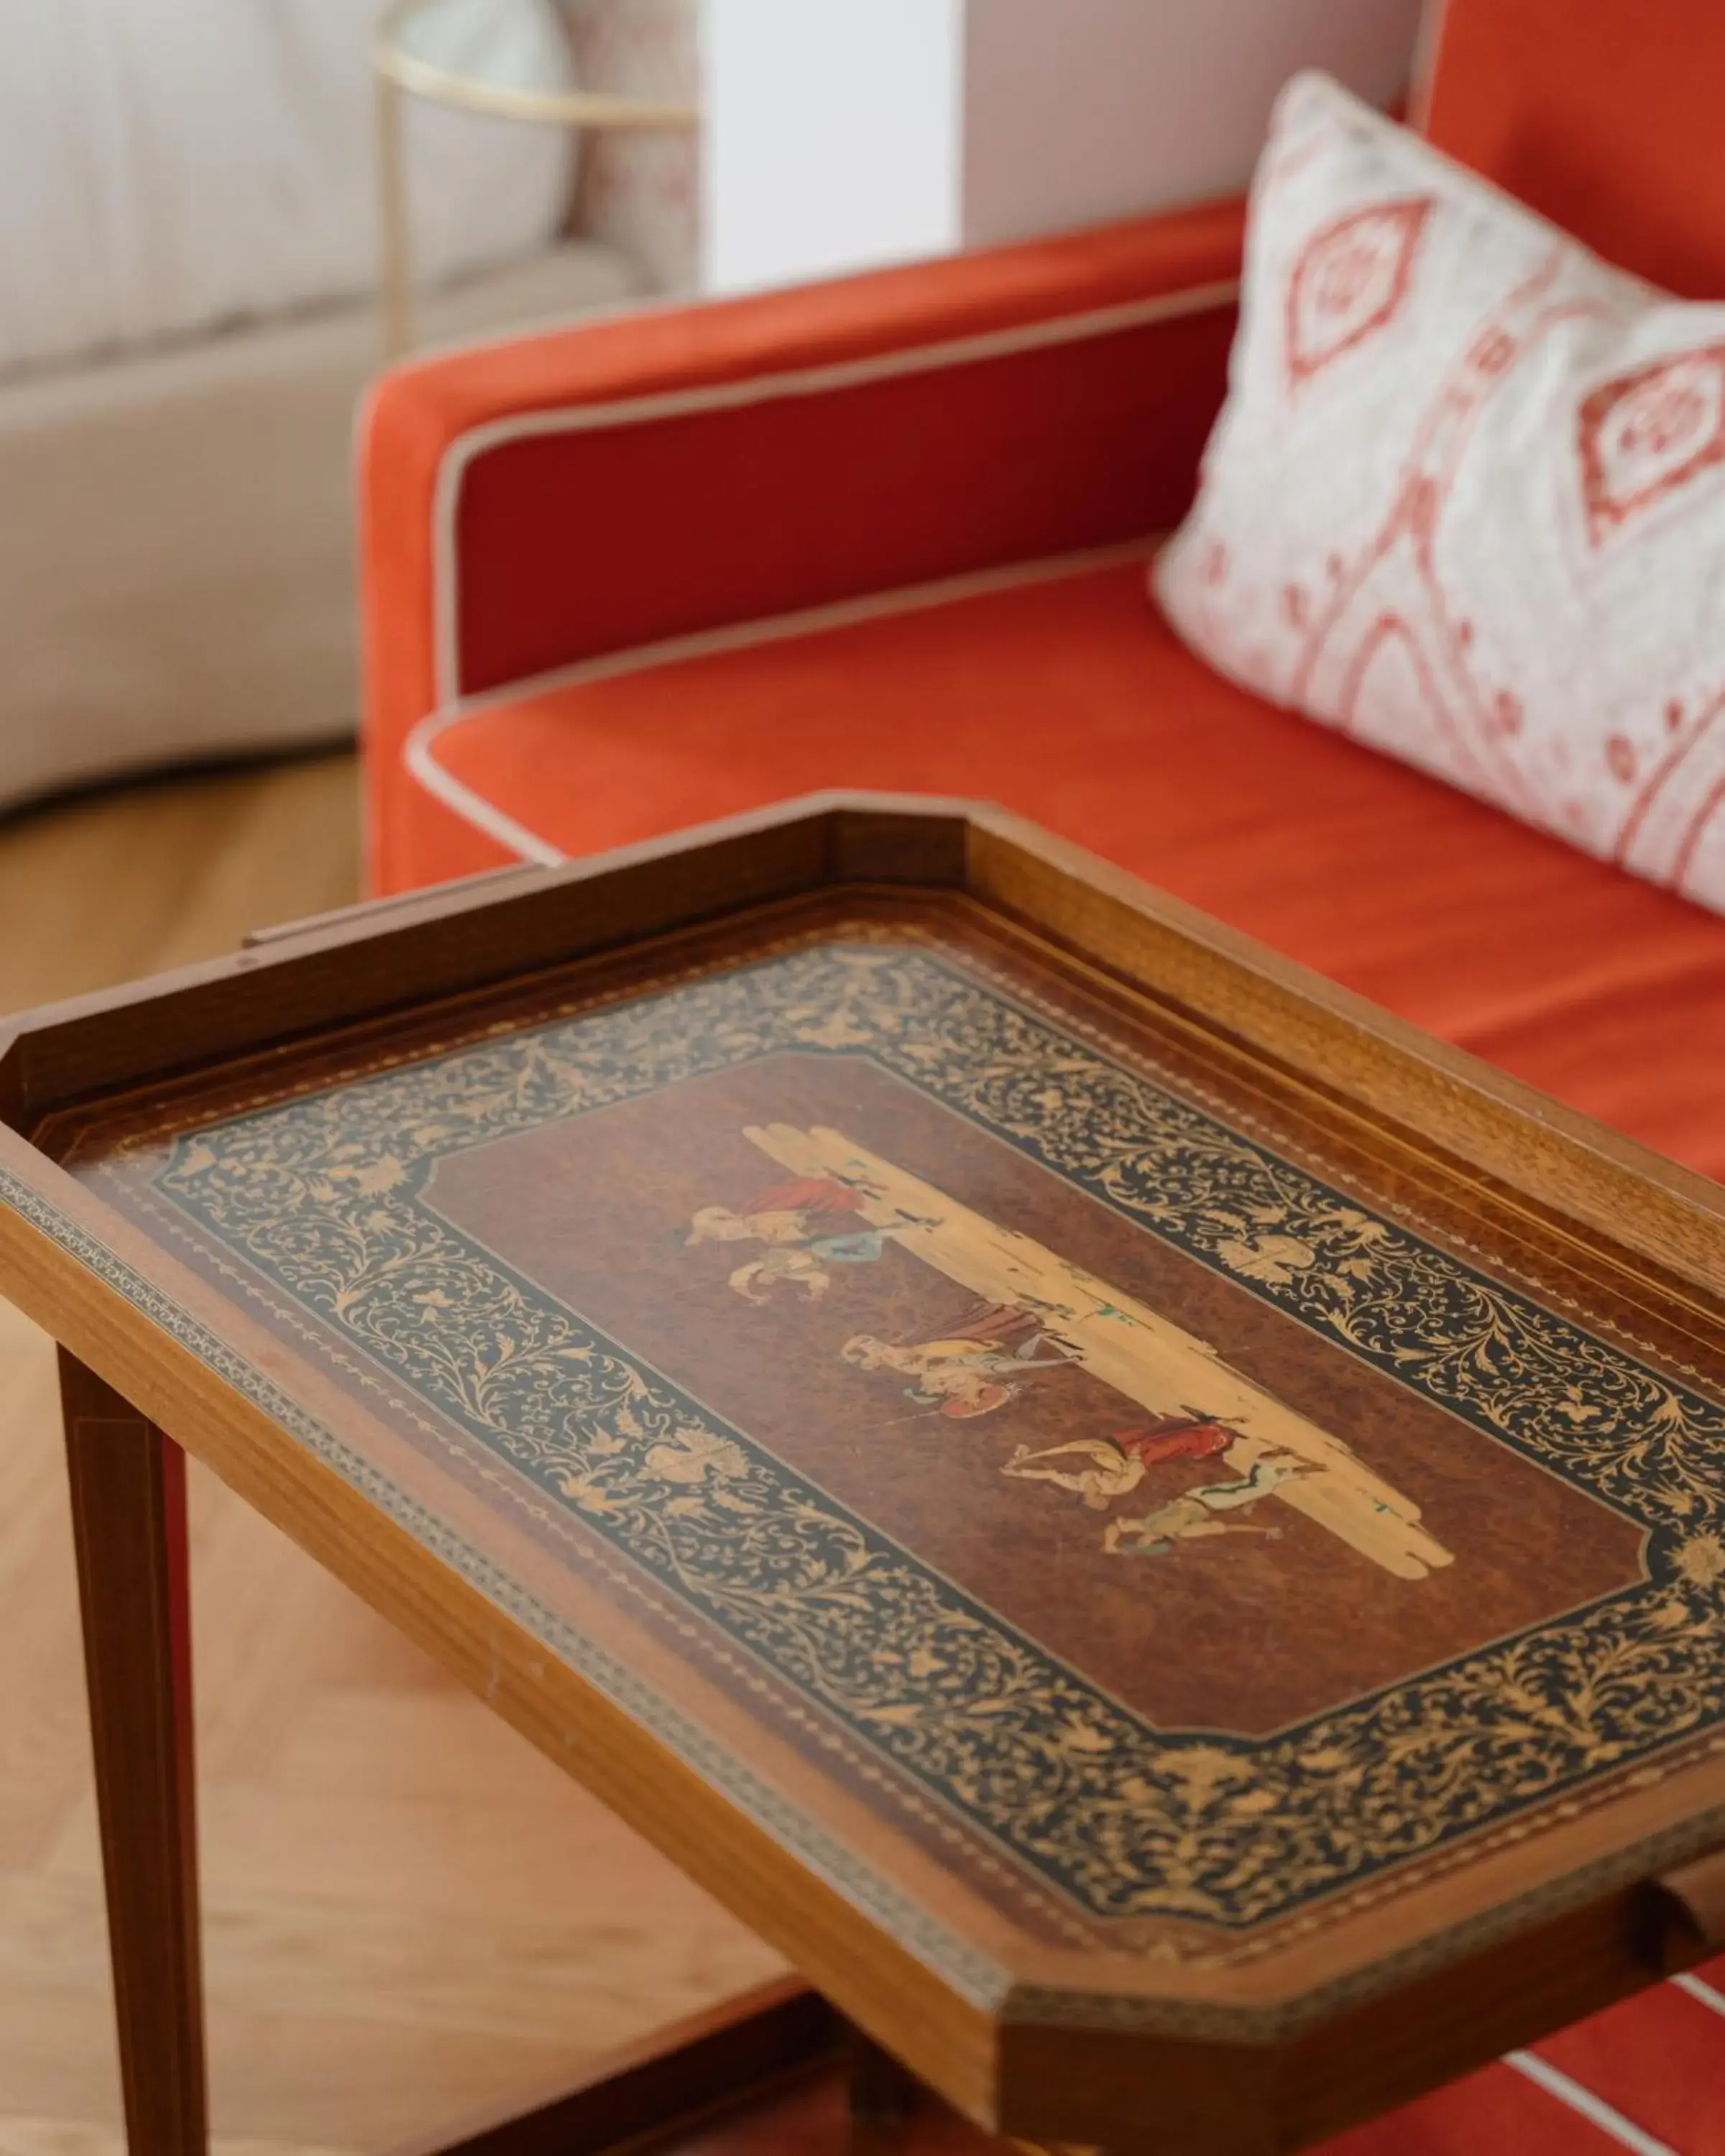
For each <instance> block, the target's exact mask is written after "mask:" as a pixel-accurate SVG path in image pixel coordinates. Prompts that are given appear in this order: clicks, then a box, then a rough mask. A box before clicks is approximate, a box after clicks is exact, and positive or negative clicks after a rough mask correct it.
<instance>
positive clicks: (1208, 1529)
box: [1102, 1452, 1313, 1557]
mask: <svg viewBox="0 0 1725 2156" xmlns="http://www.w3.org/2000/svg"><path fill="white" fill-rule="evenodd" d="M1312 1471H1313V1470H1312V1465H1311V1463H1310V1462H1309V1461H1307V1460H1299V1459H1296V1457H1295V1456H1294V1455H1293V1454H1292V1453H1291V1452H1269V1453H1266V1454H1265V1455H1263V1457H1262V1458H1261V1459H1259V1460H1254V1461H1253V1463H1252V1467H1251V1471H1250V1474H1247V1475H1243V1476H1240V1479H1239V1480H1238V1481H1234V1482H1211V1483H1209V1484H1206V1485H1205V1486H1204V1487H1202V1488H1200V1489H1197V1490H1189V1491H1186V1492H1185V1494H1184V1496H1179V1497H1171V1498H1170V1499H1169V1500H1168V1503H1167V1504H1165V1505H1158V1507H1157V1508H1156V1510H1155V1511H1154V1512H1146V1513H1144V1514H1143V1515H1142V1517H1140V1518H1138V1519H1135V1520H1132V1519H1128V1520H1110V1521H1109V1522H1108V1524H1107V1526H1106V1527H1105V1528H1104V1529H1103V1530H1102V1548H1104V1549H1105V1550H1106V1551H1107V1552H1108V1553H1109V1554H1110V1555H1111V1556H1112V1557H1168V1556H1169V1555H1171V1554H1172V1553H1173V1550H1174V1548H1175V1547H1176V1545H1177V1544H1178V1543H1186V1542H1194V1543H1195V1542H1202V1541H1205V1540H1207V1539H1209V1537H1213V1536H1216V1535H1263V1536H1265V1537H1267V1538H1268V1539H1269V1540H1271V1541H1272V1542H1274V1541H1276V1540H1277V1539H1279V1537H1281V1528H1280V1527H1259V1526H1258V1525H1257V1523H1256V1522H1255V1521H1252V1520H1230V1519H1227V1518H1224V1517H1223V1515H1224V1514H1226V1513H1229V1512H1246V1511H1249V1510H1250V1507H1252V1506H1254V1505H1255V1504H1257V1503H1258V1502H1259V1501H1260V1500H1261V1499H1263V1498H1265V1497H1268V1496H1271V1494H1272V1492H1274V1491H1277V1490H1280V1489H1281V1487H1282V1486H1283V1485H1284V1484H1285V1483H1288V1482H1292V1481H1296V1480H1298V1479H1299V1478H1300V1477H1301V1476H1307V1475H1310V1474H1311V1473H1312Z"/></svg>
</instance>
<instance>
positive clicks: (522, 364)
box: [362, 203, 1242, 888]
mask: <svg viewBox="0 0 1725 2156" xmlns="http://www.w3.org/2000/svg"><path fill="white" fill-rule="evenodd" d="M1241 223H1242V213H1241V208H1240V204H1238V203H1219V204H1215V205H1212V206H1207V207H1204V208H1199V209H1195V210H1189V211H1184V212H1180V213H1174V214H1172V215H1167V216H1162V217H1156V218H1143V219H1139V220H1135V221H1133V222H1132V223H1125V224H1120V225H1113V226H1105V227H1101V228H1097V229H1096V230H1093V231H1089V232H1082V233H1076V234H1068V235H1063V236H1061V237H1060V238H1058V239H1051V240H1046V241H1039V242H1035V243H1032V244H1028V245H1019V246H1015V247H1011V248H1004V249H997V250H993V251H990V252H988V253H983V254H970V255H959V256H954V257H949V258H946V259H942V260H939V261H937V262H933V263H926V264H916V265H913V266H911V267H909V268H906V269H893V270H887V271H882V272H876V273H873V274H870V275H865V276H860V277H850V278H844V279H839V280H834V281H832V282H830V283H827V284H822V285H812V286H807V287H800V288H798V289H797V290H791V291H785V292H776V293H771V294H768V295H761V296H755V297H749V298H747V299H742V300H728V301H724V302H719V303H710V304H706V305H692V306H674V307H669V308H659V309H648V310H646V311H640V312H634V313H631V314H629V315H627V316H619V317H616V318H613V319H608V320H605V321H588V322H587V323H584V324H583V325H580V326H577V327H574V328H572V329H569V330H567V331H558V332H556V333H552V334H549V335H542V336H531V337H524V338H521V339H518V340H516V341H509V342H504V343H500V344H495V345H492V346H484V347H480V348H478V349H475V350H472V351H467V352H458V353H454V354H452V355H450V356H449V357H442V358H433V359H429V360H425V361H423V362H418V363H415V364H412V365H409V366H407V367H402V368H399V369H397V370H396V371H395V372H392V373H390V374H388V375H387V376H385V377H383V379H382V382H380V383H379V384H378V386H377V388H376V390H375V391H374V393H373V395H372V399H371V403H370V406H369V408H368V411H367V415H366V420H365V424H364V429H363V434H362V465H363V469H362V488H363V511H364V606H365V614H366V626H367V639H366V641H367V727H366V733H367V755H368V762H369V783H370V790H371V794H372V808H373V860H372V871H373V879H374V881H375V882H376V883H377V885H379V886H380V887H382V888H390V887H393V885H394V884H395V882H397V881H398V880H399V879H398V875H396V873H395V872H394V870H393V869H392V866H391V864H390V862H389V860H388V858H387V856H388V844H389V842H388V831H387V829H386V828H385V824H386V822H387V819H382V818H381V817H380V815H379V809H380V805H381V797H382V795H383V794H385V793H388V790H389V788H391V787H392V786H393V785H395V784H396V783H399V779H398V773H399V758H400V753H401V750H402V747H403V742H405V740H406V738H407V737H408V734H409V733H410V731H412V729H413V727H414V726H416V725H417V724H418V722H419V721H421V720H423V719H424V718H425V717H426V716H427V715H428V714H429V713H432V712H434V711H439V710H444V709H447V708H448V707H449V706H450V705H451V704H453V703H454V702H457V701H460V700H462V699H465V698H467V697H470V696H475V695H478V694H481V693H484V692H485V691H487V690H495V689H496V688H498V687H500V686H501V685H505V684H507V683H510V682H512V681H516V680H526V679H530V678H532V677H535V676H538V675H544V674H546V673H548V672H551V671H553V670H556V669H558V668H561V667H564V666H568V665H573V664H575V663H577V662H578V661H581V660H591V659H593V658H595V657H598V656H599V655H600V654H604V653H608V652H613V651H624V650H629V649H634V648H635V647H638V646H640V645H643V644H655V643H658V642H660V641H661V640H664V639H670V638H673V637H676V636H681V635H686V634H692V633H695V632H697V631H701V630H706V629H716V628H720V627H723V626H725V625H726V624H732V623H737V622H742V621H748V620H753V619H760V618H762V617H770V616H773V615H778V614H783V613H793V612H796V611H798V610H801V609H803V608H813V607H819V606H823V605H829V604H832V603H836V602H839V601H841V600H844V599H845V598H853V597H856V596H859V595H861V594H863V593H870V592H879V591H884V590H891V589H894V588H900V587H902V586H905V585H909V584H916V583H926V582H932V581H934V580H936V579H938V578H942V577H952V576H957V575H962V574H963V573H965V572H969V571H972V570H976V569H980V568H986V567H993V566H995V565H997V564H999V563H1002V562H1011V561H1015V560H1021V559H1034V558H1038V557H1043V556H1047V555H1052V554H1059V553H1065V552H1073V551H1076V550H1078V549H1081V548H1086V547H1102V546H1107V545H1111V544H1115V543H1117V542H1122V541H1124V540H1128V539H1132V538H1134V537H1137V536H1142V535H1144V534H1147V533H1148V532H1151V531H1156V530H1158V529H1162V528H1165V527H1166V526H1168V525H1170V524H1172V523H1173V521H1176V520H1177V519H1178V516H1179V515H1180V514H1181V512H1182V511H1183V509H1184V507H1185V505H1186V503H1187V501H1188V500H1189V498H1190V495H1191V490H1192V485H1193V480H1194V473H1195V470H1196V465H1197V460H1198V457H1199V451H1200V449H1201V448H1202V445H1203V442H1204V438H1205V435H1206V434H1207V433H1208V430H1209V425H1210V423H1211V421H1212V419H1213V418H1214V414H1215V412H1216V409H1217V408H1218V406H1219V403H1220V400H1221V396H1222V392H1223V388H1224V377H1225V370H1226V356H1227V348H1228V344H1229V341H1230V336H1231V334H1232V323H1233V299H1234V290H1235V280H1236V279H1237V276H1238V271H1239V262H1240V232H1241Z"/></svg>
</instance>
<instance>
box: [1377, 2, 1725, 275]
mask: <svg viewBox="0 0 1725 2156" xmlns="http://www.w3.org/2000/svg"><path fill="white" fill-rule="evenodd" d="M1435 4H1439V5H1440V14H1439V17H1438V21H1437V24H1436V30H1435V38H1434V39H1433V44H1432V49H1431V54H1430V69H1429V72H1428V79H1427V81H1426V83H1425V88H1424V92H1423V95H1420V96H1418V97H1416V99H1415V100H1414V119H1415V121H1416V122H1418V123H1419V124H1420V126H1423V128H1424V131H1425V134H1426V135H1427V136H1429V137H1430V140H1431V141H1434V142H1435V143H1436V145H1437V146H1438V147H1439V148H1440V150H1445V151H1448V152H1449V154H1450V156H1451V157H1458V158H1460V159H1461V162H1462V163H1463V164H1466V165H1471V166H1472V167H1473V168H1474V169H1475V171H1476V172H1483V173H1485V174H1486V177H1488V178H1489V179H1493V180H1495V181H1497V183H1498V185H1499V186H1500V187H1507V189H1508V190H1509V192H1510V193H1512V194H1514V195H1518V196H1519V197H1520V198H1521V199H1522V201H1523V202H1526V203H1531V204H1532V207H1533V208H1535V209H1537V210H1539V211H1541V212H1542V213H1543V214H1544V215H1545V216H1547V217H1548V218H1551V219H1552V220H1553V223H1558V224H1560V225H1562V226H1563V228H1564V229H1565V230H1566V231H1568V232H1573V233H1574V234H1575V235H1576V237H1577V238H1578V239H1581V240H1584V242H1585V243H1586V244H1587V245H1588V246H1589V247H1591V248H1594V249H1596V250H1597V251H1598V252H1599V254H1603V255H1604V257H1605V259H1607V260H1608V261H1610V262H1615V263H1618V264H1620V265H1621V266H1622V267H1623V268H1625V269H1633V270H1635V272H1636V273H1637V274H1638V275H1640V276H1643V277H1647V278H1651V280H1653V282H1654V283H1655V284H1657V285H1666V286H1667V287H1668V288H1669V289H1670V290H1672V291H1675V292H1679V293H1681V294H1683V295H1685V296H1686V297H1688V298H1692V299H1721V298H1725V156H1722V155H1721V147H1720V146H1721V138H1722V135H1725V0H1435Z"/></svg>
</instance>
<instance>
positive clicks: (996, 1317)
mask: <svg viewBox="0 0 1725 2156" xmlns="http://www.w3.org/2000/svg"><path fill="white" fill-rule="evenodd" d="M839 1353H840V1354H841V1355H843V1357H844V1358H845V1361H846V1362H847V1363H850V1364H851V1365H852V1367H853V1368H856V1369H859V1370H893V1371H896V1372H898V1373H900V1374H901V1376H904V1377H906V1378H914V1379H915V1380H916V1383H914V1384H911V1385H907V1386H906V1388H905V1392H906V1398H907V1399H913V1400H915V1401H916V1402H917V1403H918V1404H919V1405H921V1406H924V1407H929V1408H932V1409H934V1411H935V1412H936V1413H937V1414H942V1415H947V1416H950V1417H953V1418H957V1419H965V1418H968V1417H970V1416H973V1415H984V1414H993V1411H994V1409H996V1408H1003V1407H1004V1406H1005V1405H1006V1404H1007V1402H1008V1401H1009V1400H1010V1399H1014V1397H1015V1396H1016V1395H1017V1394H1018V1392H1019V1384H1020V1382H1021V1381H1022V1379H1023V1378H1025V1377H1026V1376H1028V1375H1029V1373H1030V1372H1031V1371H1033V1370H1045V1369H1052V1368H1056V1367H1058V1366H1060V1365H1063V1364H1066V1363H1076V1362H1077V1361H1078V1360H1079V1359H1080V1357H1079V1353H1078V1350H1077V1349H1076V1347H1073V1346H1072V1344H1071V1343H1070V1341H1065V1340H1062V1339H1061V1338H1060V1336H1059V1335H1058V1334H1057V1333H1054V1332H1049V1331H1048V1330H1047V1329H1046V1327H1045V1325H1044V1323H1043V1321H1042V1320H1041V1319H1040V1317H1037V1316H1036V1314H1035V1312H1034V1311H1029V1310H1026V1309H1024V1307H1023V1306H1022V1305H1021V1304H1019V1303H1010V1302H980V1303H978V1304H977V1305H976V1306H975V1307H974V1308H973V1310H971V1311H970V1312H968V1313H967V1314H966V1316H965V1317H963V1318H961V1319H960V1320H959V1322H957V1324H956V1325H951V1326H948V1327H946V1329H945V1330H944V1331H943V1332H939V1333H937V1335H935V1337H933V1338H932V1339H927V1340H917V1341H913V1342H910V1343H909V1344H907V1345H902V1346H895V1345H894V1344H893V1343H892V1342H890V1341H886V1340H878V1339H876V1338H875V1335H874V1334H873V1333H872V1332H854V1333H852V1335H851V1336H850V1339H848V1340H847V1341H846V1342H845V1345H844V1346H843V1347H841V1348H840V1349H839Z"/></svg>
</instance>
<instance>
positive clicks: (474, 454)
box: [432, 278, 1240, 707]
mask: <svg viewBox="0 0 1725 2156" xmlns="http://www.w3.org/2000/svg"><path fill="white" fill-rule="evenodd" d="M1239 292H1240V284H1239V280H1237V279H1235V278H1229V279H1226V280H1223V281H1221V282H1219V283H1214V284H1209V285H1194V286H1193V287H1192V288H1191V289H1190V290H1186V291H1183V292H1168V293H1163V294H1160V295H1158V296H1156V297H1154V298H1152V299H1147V300H1127V301H1123V302H1122V304H1121V305H1118V306H1113V307H1096V308H1092V309H1091V310H1090V311H1088V312H1086V313H1084V314H1077V315H1058V316H1050V317H1049V318H1048V319H1046V320H1045V321H1034V322H1025V323H1023V324H1020V325H1019V326H1018V327H1016V328H1014V329H1009V330H987V331H981V332H979V333H978V334H977V335H976V336H966V337H952V338H948V339H947V341H944V342H942V343H937V344H927V345H911V346H901V347H899V348H897V349H896V350H894V351H891V352H877V353H874V354H871V355H870V357H867V358H865V359H849V360H838V361H834V362H831V363H830V364H829V365H827V366H824V367H792V368H787V369H785V370H783V372H775V373H768V374H757V375H749V376H747V377H743V378H742V379H740V380H737V381H734V382H709V383H706V384H705V385H703V386H701V387H700V388H692V389H671V390H665V391H664V392H662V393H660V394H658V395H655V396H650V397H630V398H618V399H614V401H612V402H611V403H601V404H568V405H559V406H557V407H555V408H550V409H547V410H542V411H536V412H521V413H516V414H514V415H513V416H511V417H510V418H503V419H488V420H486V421H485V422H484V423H482V424H481V425H480V426H477V427H471V428H470V429H468V430H467V432H466V433H465V434H458V435H457V436H456V438H455V439H454V441H453V442H451V443H450V444H449V447H448V448H447V449H445V450H444V454H443V456H442V458H441V459H440V461H439V465H438V470H437V479H436V482H435V487H434V496H433V509H432V649H433V661H434V690H435V695H436V698H437V702H438V705H439V707H441V706H445V705H448V704H450V703H453V702H454V700H455V699H456V697H457V696H459V693H460V690H459V634H458V616H459V562H458V559H457V555H456V548H455V517H456V512H457V510H458V508H459V504H460V498H461V488H462V485H463V482H464V481H465V478H466V475H467V470H468V467H469V466H470V465H471V464H472V463H473V462H474V461H475V459H476V458H479V457H481V456H483V455H484V454H485V453H486V451H487V450H490V449H497V448H500V447H501V446H502V445H504V444H506V443H510V442H517V441H523V440H526V439H530V438H531V437H532V436H534V435H538V434H587V433H595V432H598V431H599V430H600V429H604V428H609V427H633V426H644V425H647V424H649V423H651V422H653V421H655V420H657V419H670V418H684V417H685V416H687V415H688V414H689V413H696V412H717V411H732V410H737V409H738V408H742V407H743V406H746V405H750V404H764V403H776V402H777V401H778V400H779V399H780V398H791V397H820V396H826V395H829V394H830V393H833V392H834V391H837V390H843V389H851V388H858V387H860V386H861V385H863V384H865V383H866V382H883V381H888V380H891V378H893V377H895V376H899V375H909V374H924V373H932V372H937V371H938V370H940V369H942V368H944V367H965V366H969V365H973V364H974V363H975V362H979V361H983V360H988V359H996V358H1004V357H1008V356H1009V355H1010V354H1012V353H1014V352H1034V351H1038V350H1040V349H1043V348H1045V347H1046V346H1053V345H1060V344H1076V343H1081V342H1082V341H1084V340H1085V339H1086V338H1087V337H1096V336H1110V335H1111V334H1112V333H1113V332H1114V331H1117V330H1127V329H1138V328H1142V327H1145V326H1148V325H1149V324H1151V323H1153V322H1160V321H1178V320H1179V319H1180V318H1181V317H1182V316H1187V315H1199V314H1205V313H1208V312H1209V311H1210V310H1211V309H1213V308H1215V307H1220V306H1225V305H1227V304H1228V303H1229V301H1230V300H1234V299H1236V298H1237V297H1238V296H1239Z"/></svg>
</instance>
